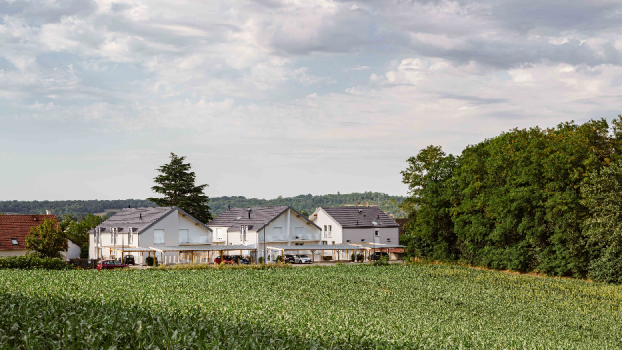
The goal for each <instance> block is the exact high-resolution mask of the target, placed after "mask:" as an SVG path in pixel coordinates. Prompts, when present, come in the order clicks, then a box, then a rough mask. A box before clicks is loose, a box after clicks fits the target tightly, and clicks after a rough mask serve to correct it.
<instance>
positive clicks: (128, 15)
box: [0, 0, 622, 200]
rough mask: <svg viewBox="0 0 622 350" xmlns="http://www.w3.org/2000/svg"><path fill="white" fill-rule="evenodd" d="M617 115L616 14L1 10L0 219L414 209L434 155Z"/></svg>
mask: <svg viewBox="0 0 622 350" xmlns="http://www.w3.org/2000/svg"><path fill="white" fill-rule="evenodd" d="M620 113H622V4H621V2H620V1H619V0H615V1H609V0H592V1H575V0H563V1H562V0H555V1H553V0H538V1H531V0H515V1H513V0H510V1H480V2H471V1H406V0H395V1H393V0H383V1H375V0H364V1H331V0H324V1H312V0H290V1H287V0H255V1H251V0H249V1H231V0H229V1H215V0H210V1H204V0H201V1H180V0H177V1H170V0H167V1H160V0H150V1H142V0H134V1H107V0H96V1H88V0H59V1H54V0H44V1H22V0H8V1H7V0H0V169H1V170H0V174H1V175H0V200H8V199H18V200H34V199H36V200H44V199H49V200H56V199H119V198H145V197H147V196H149V195H151V192H150V190H149V187H150V186H151V185H152V179H153V177H154V176H155V175H156V172H155V168H157V167H158V166H159V165H161V164H163V163H165V162H167V161H168V154H169V153H170V152H175V153H177V154H179V155H185V156H187V159H188V160H189V161H190V162H191V163H192V165H193V168H194V170H195V171H196V173H197V178H198V181H199V182H200V183H208V184H209V185H210V187H209V188H208V190H207V194H208V195H209V196H222V195H244V196H247V197H261V198H272V197H276V196H279V195H283V196H291V195H297V194H302V193H312V194H325V193H336V192H337V191H341V192H342V193H347V192H354V191H366V190H367V191H382V192H386V193H390V194H396V195H397V194H401V195H403V194H405V193H406V187H405V186H404V185H403V184H401V177H400V174H399V172H400V171H401V170H402V169H404V168H405V166H406V163H405V161H406V159H407V158H408V157H409V156H411V155H415V154H416V153H417V152H418V151H419V150H420V149H421V148H423V147H425V146H427V145H430V144H435V145H442V146H443V148H444V149H445V150H446V151H448V152H451V153H459V152H460V151H461V150H462V149H463V148H464V147H465V146H467V145H468V144H472V143H476V142H479V141H481V140H483V139H484V138H486V137H492V136H495V135H497V134H499V133H500V132H502V131H505V130H508V129H511V128H514V127H519V128H524V127H530V126H536V125H537V126H541V127H549V126H554V125H556V124H558V123H559V122H562V121H570V120H575V121H576V122H579V123H580V122H584V121H586V120H588V119H591V118H607V119H609V120H610V119H612V118H614V117H615V116H617V115H618V114H620Z"/></svg>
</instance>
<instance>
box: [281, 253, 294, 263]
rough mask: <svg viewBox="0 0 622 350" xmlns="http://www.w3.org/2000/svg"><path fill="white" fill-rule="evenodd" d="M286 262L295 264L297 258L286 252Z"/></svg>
mask: <svg viewBox="0 0 622 350" xmlns="http://www.w3.org/2000/svg"><path fill="white" fill-rule="evenodd" d="M283 262H284V263H290V264H295V263H296V258H295V257H294V256H293V255H291V254H285V258H284V259H283Z"/></svg>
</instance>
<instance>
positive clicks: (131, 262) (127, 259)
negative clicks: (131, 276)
mask: <svg viewBox="0 0 622 350" xmlns="http://www.w3.org/2000/svg"><path fill="white" fill-rule="evenodd" d="M123 263H124V264H126V265H136V263H135V262H134V255H126V256H124V257H123Z"/></svg>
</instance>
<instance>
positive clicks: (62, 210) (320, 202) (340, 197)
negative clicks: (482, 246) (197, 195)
mask: <svg viewBox="0 0 622 350" xmlns="http://www.w3.org/2000/svg"><path fill="white" fill-rule="evenodd" d="M378 198H380V208H382V209H383V210H384V211H385V212H387V213H389V214H393V215H395V216H396V217H403V216H405V214H404V213H402V212H401V211H400V208H399V205H400V204H401V203H402V201H403V200H404V199H405V197H402V196H390V195H387V194H384V193H378V192H363V193H349V194H341V193H337V194H327V195H319V196H314V195H311V194H303V195H299V196H296V197H281V196H279V197H278V198H274V199H258V198H246V197H241V196H232V197H214V198H210V199H209V203H208V204H209V206H210V208H211V209H210V211H211V213H212V215H214V217H215V216H217V215H219V214H220V213H222V212H223V211H225V210H227V207H228V206H231V207H253V206H278V205H289V206H292V207H293V208H294V209H296V210H298V211H304V212H306V213H308V214H310V213H313V212H314V211H315V209H317V207H319V206H341V205H349V204H351V205H367V204H369V205H377V204H378ZM128 206H131V207H132V208H137V207H153V206H155V204H153V203H152V202H150V201H148V200H146V199H124V200H68V201H17V200H15V201H0V213H10V214H45V211H46V210H50V211H51V212H52V214H55V215H56V216H58V217H59V218H61V217H64V216H65V215H71V216H73V217H76V218H81V217H86V216H87V215H88V214H96V215H106V214H107V215H111V214H112V213H113V212H114V211H117V210H120V209H122V208H127V207H128Z"/></svg>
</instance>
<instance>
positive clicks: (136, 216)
mask: <svg viewBox="0 0 622 350" xmlns="http://www.w3.org/2000/svg"><path fill="white" fill-rule="evenodd" d="M175 210H179V212H180V213H182V214H184V215H185V216H186V217H187V218H188V219H190V220H192V221H194V222H195V223H197V224H198V225H200V226H201V227H203V228H205V229H207V230H208V231H211V230H212V229H210V228H209V227H207V226H205V225H204V224H203V223H201V222H200V221H199V220H197V219H195V218H193V217H192V216H190V214H188V213H186V212H185V211H183V210H181V209H179V208H178V207H155V208H153V207H148V208H124V209H121V210H120V211H118V212H116V213H115V214H114V215H113V216H111V217H110V218H108V219H107V220H106V221H104V222H102V223H101V224H99V225H97V226H96V227H95V229H97V228H101V229H102V232H110V229H111V228H113V227H116V228H117V229H118V232H119V233H127V232H129V231H130V228H131V229H132V232H138V233H139V234H140V233H143V232H144V231H145V230H147V229H148V228H150V227H151V226H153V225H155V224H156V223H157V222H159V221H160V220H162V219H164V218H165V217H166V216H167V215H168V214H170V213H172V212H174V211H175ZM92 232H94V230H93V231H92Z"/></svg>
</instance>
